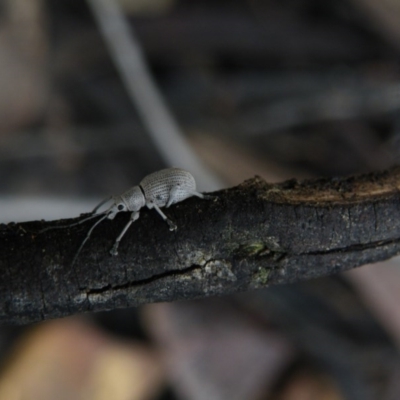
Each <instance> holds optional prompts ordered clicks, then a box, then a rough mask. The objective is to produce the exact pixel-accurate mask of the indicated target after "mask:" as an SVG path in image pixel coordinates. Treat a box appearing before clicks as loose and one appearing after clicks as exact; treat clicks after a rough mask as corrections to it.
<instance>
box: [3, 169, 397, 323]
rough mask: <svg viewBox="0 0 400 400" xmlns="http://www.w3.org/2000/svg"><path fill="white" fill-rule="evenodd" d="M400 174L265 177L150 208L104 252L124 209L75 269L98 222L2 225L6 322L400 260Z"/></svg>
mask: <svg viewBox="0 0 400 400" xmlns="http://www.w3.org/2000/svg"><path fill="white" fill-rule="evenodd" d="M399 188H400V168H395V169H392V170H391V171H389V172H383V173H377V174H370V175H363V176H359V177H352V178H347V179H341V180H338V179H327V180H313V181H306V182H303V183H299V182H297V181H294V180H293V181H288V182H285V183H282V184H277V185H270V184H267V183H266V182H264V181H263V180H262V179H260V178H255V179H251V180H249V181H246V182H244V183H243V184H241V185H239V186H237V187H234V188H231V189H226V190H223V191H220V192H217V193H215V196H216V197H215V198H214V199H213V200H201V199H197V198H191V199H189V200H186V201H185V202H182V203H179V204H177V205H175V206H173V207H171V208H169V209H167V210H166V213H167V214H168V215H169V216H170V217H171V218H172V219H173V220H174V221H175V222H176V223H177V225H178V230H177V231H176V232H170V231H169V230H168V226H167V225H166V224H165V223H164V222H163V221H162V220H161V219H160V218H159V216H158V215H157V213H156V212H154V211H150V210H147V209H146V210H143V211H142V212H141V217H140V219H139V220H138V221H136V222H135V223H134V224H133V225H132V227H131V228H130V230H129V231H128V233H127V234H126V236H125V237H124V238H123V240H122V242H121V245H120V248H119V255H118V256H116V257H112V256H110V254H109V250H110V249H111V247H112V245H113V242H114V240H115V238H116V237H117V235H118V234H119V233H120V231H121V229H122V228H123V226H124V225H125V223H126V222H127V220H128V218H129V215H128V214H127V213H124V214H119V215H118V216H117V217H116V218H115V220H114V221H109V220H106V221H104V222H102V223H101V224H100V225H99V226H98V227H97V228H96V230H95V231H94V233H93V235H92V237H91V238H90V240H89V241H88V242H87V243H86V245H85V247H84V249H83V251H82V253H81V254H80V255H79V257H78V259H77V262H76V264H75V265H74V267H71V262H72V260H73V258H74V255H75V252H76V250H77V249H78V247H79V245H80V244H81V242H82V240H83V238H84V237H85V235H86V233H87V231H88V229H89V228H90V226H91V225H92V223H93V221H88V222H86V223H84V224H82V225H78V226H75V227H71V228H67V229H54V230H48V231H46V232H44V233H42V234H38V232H39V231H40V230H42V229H44V228H47V227H50V226H57V225H65V224H66V223H69V222H71V223H72V222H75V221H76V220H70V221H65V220H64V221H51V222H43V221H37V222H27V223H21V224H9V225H1V226H0V254H1V256H0V269H1V271H0V272H1V274H2V277H3V278H2V280H1V283H0V290H1V296H2V298H1V303H0V320H1V321H3V322H4V323H28V322H33V321H38V320H43V319H48V318H56V317H61V316H65V315H71V314H75V313H79V312H84V311H100V310H110V309H114V308H119V307H131V306H137V305H139V304H144V303H151V302H156V301H173V300H179V299H193V298H200V297H206V296H210V295H221V294H228V293H233V292H237V291H243V290H249V289H254V288H261V287H266V286H269V285H273V284H279V283H288V282H295V281H298V280H302V279H310V278H314V277H317V276H323V275H329V274H333V273H337V272H340V271H344V270H347V269H349V268H353V267H356V266H359V265H362V264H365V263H370V262H375V261H379V260H384V259H387V258H389V257H392V256H394V255H396V254H398V253H400V224H399V221H400V193H399Z"/></svg>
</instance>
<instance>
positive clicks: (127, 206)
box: [42, 168, 205, 265]
mask: <svg viewBox="0 0 400 400" xmlns="http://www.w3.org/2000/svg"><path fill="white" fill-rule="evenodd" d="M192 196H197V197H200V198H201V199H204V197H205V196H204V195H203V194H202V193H200V192H198V191H197V190H196V181H195V180H194V178H193V176H192V175H191V174H190V173H189V172H187V171H185V170H183V169H180V168H167V169H162V170H160V171H157V172H153V173H152V174H150V175H147V176H146V177H145V178H143V179H142V181H141V182H140V183H139V185H138V186H134V187H132V188H131V189H129V190H127V191H126V192H125V193H122V194H121V195H120V196H111V197H108V198H107V199H105V200H103V201H101V202H100V203H99V204H98V205H97V206H96V207H95V208H94V210H93V211H92V215H91V216H90V217H87V218H84V219H83V220H81V221H79V222H77V223H74V224H71V225H66V226H60V227H57V228H66V227H71V226H75V225H79V224H82V223H83V222H85V221H87V220H89V219H92V218H95V217H97V216H102V217H101V218H100V219H99V220H98V221H96V222H95V223H94V224H93V226H92V227H91V228H90V230H89V232H88V233H87V235H86V237H85V239H84V240H83V242H82V244H81V245H80V247H79V249H78V251H77V253H76V255H75V257H74V259H73V261H72V265H73V264H75V261H76V259H77V257H78V255H79V253H80V252H81V250H82V248H83V246H84V245H85V243H86V241H87V240H88V239H89V238H90V235H91V234H92V232H93V230H94V228H95V227H96V226H97V225H98V224H100V222H102V221H104V220H105V219H106V218H107V219H111V220H112V219H114V218H115V216H116V215H117V214H118V213H119V212H127V211H130V212H131V217H130V219H129V222H128V223H127V224H126V225H125V227H124V229H123V230H122V232H121V233H120V235H119V236H118V237H117V238H116V240H115V243H114V245H113V247H112V249H111V250H110V253H111V255H113V256H115V255H117V254H118V246H119V242H120V241H121V239H122V238H123V236H124V235H125V233H126V232H127V230H128V229H129V227H130V226H131V224H132V223H133V222H134V221H136V220H137V219H138V218H139V211H140V209H141V208H142V207H144V206H147V208H149V209H152V208H154V209H155V210H156V211H157V212H158V214H159V215H160V216H161V217H162V219H163V220H164V221H165V222H167V224H168V226H169V229H170V231H174V230H176V229H177V226H176V225H175V224H174V223H173V222H172V221H171V220H170V219H169V218H168V217H167V216H166V215H165V214H164V213H163V212H162V211H161V208H162V207H166V208H168V207H169V206H171V205H172V204H175V203H179V202H181V201H183V200H185V199H187V198H189V197H192ZM109 201H112V205H111V206H110V207H109V208H108V209H107V210H106V211H103V212H100V213H98V212H97V211H98V210H99V209H100V208H101V207H102V206H103V205H104V204H106V203H108V202H109ZM48 229H54V228H48ZM45 230H47V229H45ZM42 232H43V231H42Z"/></svg>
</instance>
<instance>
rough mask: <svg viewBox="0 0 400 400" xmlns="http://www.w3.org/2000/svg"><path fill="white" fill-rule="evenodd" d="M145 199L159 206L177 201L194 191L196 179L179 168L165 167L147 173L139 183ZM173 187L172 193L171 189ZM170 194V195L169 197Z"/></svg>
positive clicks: (189, 195) (187, 196)
mask: <svg viewBox="0 0 400 400" xmlns="http://www.w3.org/2000/svg"><path fill="white" fill-rule="evenodd" d="M139 186H140V187H141V188H142V190H143V193H144V195H145V198H146V201H150V202H154V203H156V204H157V205H158V206H159V207H165V205H166V204H167V202H168V200H170V204H175V203H179V202H180V201H183V200H185V199H187V198H189V197H191V196H193V193H194V192H195V191H196V181H195V180H194V178H193V176H192V175H191V174H190V173H189V172H187V171H185V170H183V169H180V168H167V169H162V170H161V171H157V172H154V173H152V174H150V175H147V176H146V177H145V178H144V179H143V180H142V181H141V182H140V184H139ZM172 189H174V191H173V193H171V190H172ZM171 195H172V197H171Z"/></svg>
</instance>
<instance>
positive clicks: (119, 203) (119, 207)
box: [107, 197, 128, 219]
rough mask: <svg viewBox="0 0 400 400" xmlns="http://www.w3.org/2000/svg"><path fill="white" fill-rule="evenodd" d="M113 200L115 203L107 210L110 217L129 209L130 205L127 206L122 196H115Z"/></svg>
mask: <svg viewBox="0 0 400 400" xmlns="http://www.w3.org/2000/svg"><path fill="white" fill-rule="evenodd" d="M113 201H114V204H113V205H112V206H111V207H110V209H109V210H108V211H107V218H108V219H114V218H115V216H116V215H117V214H118V213H119V212H124V211H128V207H127V206H126V204H125V202H124V201H123V200H122V199H121V197H114V198H113Z"/></svg>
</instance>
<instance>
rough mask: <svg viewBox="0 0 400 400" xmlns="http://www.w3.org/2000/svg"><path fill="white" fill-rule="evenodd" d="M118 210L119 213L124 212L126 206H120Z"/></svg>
mask: <svg viewBox="0 0 400 400" xmlns="http://www.w3.org/2000/svg"><path fill="white" fill-rule="evenodd" d="M117 209H118V211H124V210H125V206H124V205H123V204H118V206H117Z"/></svg>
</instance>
